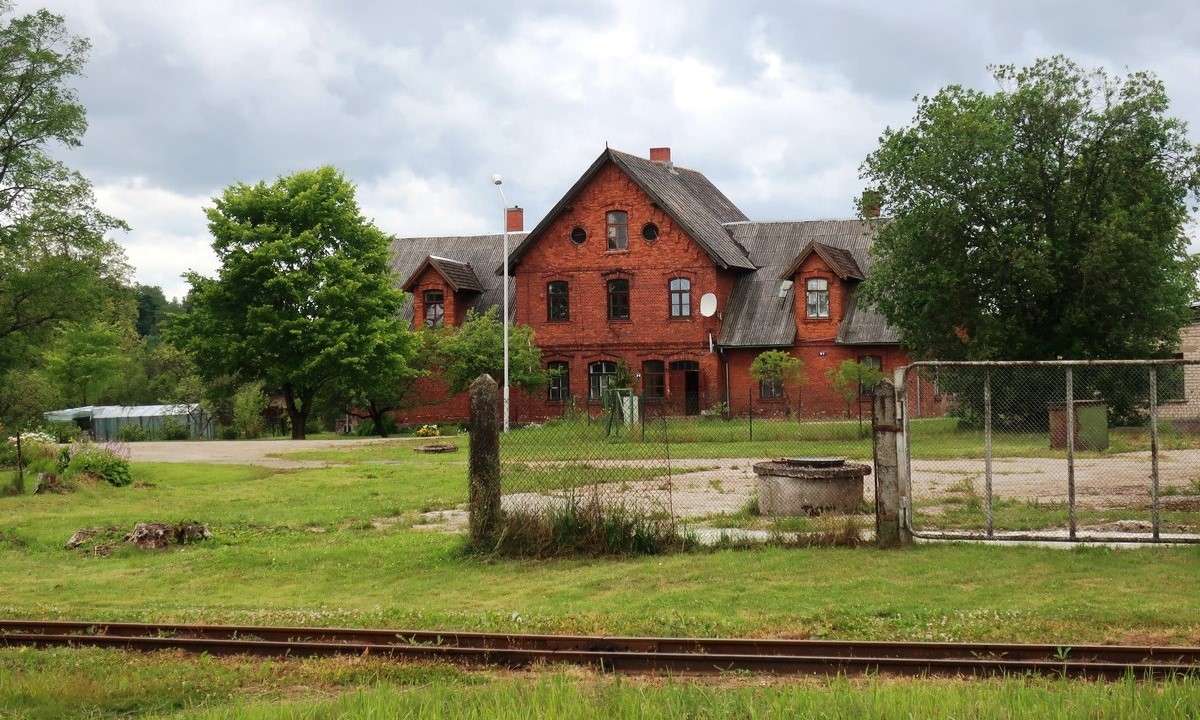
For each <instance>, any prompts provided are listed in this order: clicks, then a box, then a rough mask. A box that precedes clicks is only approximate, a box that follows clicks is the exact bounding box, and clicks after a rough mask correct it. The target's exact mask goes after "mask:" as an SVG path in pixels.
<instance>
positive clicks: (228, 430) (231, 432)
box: [221, 426, 242, 440]
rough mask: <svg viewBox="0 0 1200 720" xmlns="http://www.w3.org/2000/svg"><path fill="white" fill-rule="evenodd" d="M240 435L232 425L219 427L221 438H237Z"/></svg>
mask: <svg viewBox="0 0 1200 720" xmlns="http://www.w3.org/2000/svg"><path fill="white" fill-rule="evenodd" d="M241 436H242V434H241V433H239V432H238V429H237V428H235V427H233V426H230V427H225V428H221V439H222V440H237V439H238V438H240V437H241Z"/></svg>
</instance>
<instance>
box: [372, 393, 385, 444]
mask: <svg viewBox="0 0 1200 720" xmlns="http://www.w3.org/2000/svg"><path fill="white" fill-rule="evenodd" d="M367 412H368V413H370V414H371V422H373V423H375V434H376V435H378V436H379V437H381V438H386V437H387V436H388V432H387V425H386V424H385V423H384V419H383V414H384V413H385V412H387V411H386V410H385V409H384V408H382V407H380V406H378V405H376V404H375V401H374V400H372V401H370V402H368V403H367Z"/></svg>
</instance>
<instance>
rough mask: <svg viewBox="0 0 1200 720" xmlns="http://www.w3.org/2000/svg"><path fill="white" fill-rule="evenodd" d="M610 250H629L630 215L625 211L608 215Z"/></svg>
mask: <svg viewBox="0 0 1200 720" xmlns="http://www.w3.org/2000/svg"><path fill="white" fill-rule="evenodd" d="M608 249H609V250H628V249H629V213H627V212H625V211H624V210H612V211H610V212H609V213H608Z"/></svg>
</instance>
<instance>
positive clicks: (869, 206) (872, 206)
mask: <svg viewBox="0 0 1200 720" xmlns="http://www.w3.org/2000/svg"><path fill="white" fill-rule="evenodd" d="M882 200H883V197H882V194H881V193H880V192H879V191H878V190H872V189H867V190H863V193H862V198H861V199H859V201H858V211H859V212H860V213H861V214H862V216H863V217H864V218H877V217H879V210H880V208H879V205H880V202H881V201H882Z"/></svg>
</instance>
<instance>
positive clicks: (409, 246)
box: [390, 233, 525, 320]
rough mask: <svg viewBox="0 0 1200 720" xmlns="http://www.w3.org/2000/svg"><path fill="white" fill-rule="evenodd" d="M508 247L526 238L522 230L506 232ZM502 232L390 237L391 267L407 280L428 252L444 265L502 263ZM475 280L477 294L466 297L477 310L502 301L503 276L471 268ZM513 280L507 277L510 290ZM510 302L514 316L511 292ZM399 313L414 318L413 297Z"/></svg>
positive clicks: (424, 260) (402, 280)
mask: <svg viewBox="0 0 1200 720" xmlns="http://www.w3.org/2000/svg"><path fill="white" fill-rule="evenodd" d="M508 237H509V248H510V250H511V248H512V247H514V246H515V245H517V244H520V242H521V241H522V240H524V239H525V235H524V234H523V233H511V234H510V235H509V236H508ZM503 248H504V235H503V234H495V235H468V236H452V237H420V238H393V239H392V243H391V246H390V250H391V254H392V258H391V263H390V264H391V269H392V272H394V273H395V274H396V277H397V279H398V282H404V281H407V280H408V279H409V278H410V277H411V276H412V274H413V273H414V272H416V270H417V269H418V268H419V267H420V266H421V264H422V263H424V262H426V261H427V260H429V259H430V256H433V257H434V258H439V259H442V260H446V261H449V263H445V262H443V263H442V266H443V267H451V266H453V265H457V266H464V265H467V266H470V267H471V268H472V269H473V268H492V267H496V266H498V265H500V264H501V262H502V261H503V258H504V249H503ZM472 275H474V277H475V280H476V282H477V284H478V288H479V289H478V291H476V292H478V293H479V294H478V295H475V296H474V297H472V298H470V299H469V306H468V307H470V308H471V309H474V310H475V311H477V312H480V313H482V312H486V311H487V310H488V309H489V308H493V307H500V306H501V305H503V304H504V294H503V291H502V290H501V288H502V287H503V285H502V283H503V281H502V279H501V278H500V276H499V275H497V274H493V273H491V272H474V271H473V272H472ZM513 285H514V283H513V280H512V278H509V280H508V287H509V292H510V293H512V292H513ZM509 298H510V299H511V300H513V302H510V303H509V312H508V314H509V319H510V320H515V318H516V302H515V299H516V296H515V295H512V294H510V295H509ZM401 315H402V317H404V318H405V319H407V320H412V318H413V307H412V301H411V300H410V301H409V302H408V303H406V304H405V306H404V308H403V309H402V310H401Z"/></svg>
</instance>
